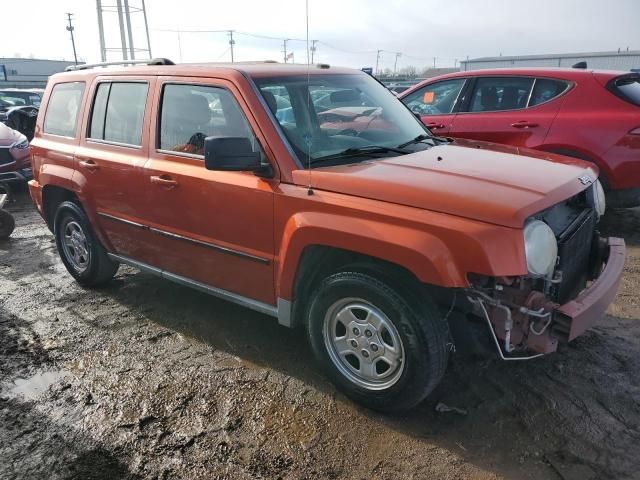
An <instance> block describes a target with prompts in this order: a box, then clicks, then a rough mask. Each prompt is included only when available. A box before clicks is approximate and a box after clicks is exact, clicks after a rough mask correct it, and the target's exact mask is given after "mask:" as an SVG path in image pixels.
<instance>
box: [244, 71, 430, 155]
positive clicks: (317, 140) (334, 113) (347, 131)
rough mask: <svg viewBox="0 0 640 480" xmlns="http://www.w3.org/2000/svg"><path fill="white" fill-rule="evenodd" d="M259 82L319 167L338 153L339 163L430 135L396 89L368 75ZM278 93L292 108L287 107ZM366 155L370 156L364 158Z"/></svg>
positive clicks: (300, 148) (296, 143) (292, 138)
mask: <svg viewBox="0 0 640 480" xmlns="http://www.w3.org/2000/svg"><path fill="white" fill-rule="evenodd" d="M254 80H255V82H256V84H257V86H258V88H259V90H260V92H261V94H262V96H263V98H264V100H265V103H266V104H267V106H268V108H269V109H270V110H271V112H272V113H273V114H274V116H275V117H276V119H277V121H278V123H279V124H280V127H281V128H282V131H283V133H284V135H285V136H286V138H287V140H288V142H289V145H290V146H291V147H292V149H293V151H294V152H295V153H296V156H297V157H298V159H299V160H300V162H301V164H304V165H306V164H307V163H308V162H310V163H311V164H312V165H313V163H314V162H316V161H317V163H316V166H317V165H320V161H322V162H325V161H327V160H328V157H334V156H336V155H337V156H339V157H340V159H337V161H341V159H342V158H344V159H345V161H349V160H350V159H353V158H354V155H360V154H361V153H362V149H368V151H370V150H371V149H372V147H375V149H377V151H380V150H381V149H382V150H384V149H388V148H392V149H396V150H397V148H396V147H398V145H402V144H404V143H405V142H411V141H412V140H413V139H415V138H416V137H418V136H421V135H424V136H427V137H428V136H430V135H429V133H428V132H427V131H426V129H425V127H424V126H423V125H422V124H421V123H420V121H419V120H418V119H417V118H415V116H414V115H412V114H411V112H409V111H408V110H407V109H406V108H405V107H404V106H403V105H402V104H401V103H400V102H398V100H397V99H396V98H395V97H394V96H393V94H392V93H391V92H389V91H388V90H387V89H386V88H385V87H383V86H382V85H381V84H379V83H378V82H377V81H376V80H374V79H373V78H371V77H370V76H368V75H365V74H330V73H327V74H321V75H310V76H308V77H307V76H306V75H299V76H275V77H260V78H256V79H254ZM278 97H280V98H281V99H286V101H287V104H286V105H291V106H290V107H288V106H281V105H280V104H279V98H278ZM280 103H282V102H280ZM354 149H356V151H354ZM357 149H360V150H359V151H357ZM395 153H396V154H397V152H395ZM407 153H408V152H407ZM362 158H365V156H364V155H360V156H358V159H362ZM332 160H333V158H332ZM323 164H324V165H327V164H326V163H323Z"/></svg>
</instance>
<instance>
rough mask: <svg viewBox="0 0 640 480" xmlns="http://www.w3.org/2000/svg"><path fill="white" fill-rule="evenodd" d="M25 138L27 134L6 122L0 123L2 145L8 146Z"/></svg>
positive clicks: (0, 145)
mask: <svg viewBox="0 0 640 480" xmlns="http://www.w3.org/2000/svg"><path fill="white" fill-rule="evenodd" d="M23 138H25V136H24V135H22V134H21V133H20V132H18V131H17V130H14V129H12V128H9V127H7V126H6V125H5V124H4V123H0V147H8V146H10V145H13V144H14V143H16V142H17V141H20V140H22V139H23Z"/></svg>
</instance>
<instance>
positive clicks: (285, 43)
mask: <svg viewBox="0 0 640 480" xmlns="http://www.w3.org/2000/svg"><path fill="white" fill-rule="evenodd" d="M288 41H289V39H288V38H285V39H284V40H283V42H282V53H284V63H287V42H288Z"/></svg>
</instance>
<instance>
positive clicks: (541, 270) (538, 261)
mask: <svg viewBox="0 0 640 480" xmlns="http://www.w3.org/2000/svg"><path fill="white" fill-rule="evenodd" d="M524 252H525V255H526V257H527V269H528V270H529V274H531V275H535V276H537V277H542V276H546V275H548V274H550V273H551V272H552V271H553V267H554V265H555V263H556V258H557V256H558V242H556V236H555V235H554V234H553V230H551V228H549V226H548V225H547V224H546V223H544V222H541V221H540V220H533V221H531V222H529V223H528V224H527V225H526V226H525V227H524Z"/></svg>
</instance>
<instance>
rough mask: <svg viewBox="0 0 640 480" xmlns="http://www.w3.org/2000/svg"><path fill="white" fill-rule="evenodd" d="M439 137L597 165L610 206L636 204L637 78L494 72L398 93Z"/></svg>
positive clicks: (459, 75)
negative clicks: (502, 146)
mask: <svg viewBox="0 0 640 480" xmlns="http://www.w3.org/2000/svg"><path fill="white" fill-rule="evenodd" d="M399 98H400V99H401V100H402V102H404V103H405V105H407V106H408V107H409V109H411V110H412V111H413V112H414V113H416V114H418V115H420V118H421V119H422V121H423V122H424V123H425V125H426V126H427V127H429V129H431V130H432V131H433V132H434V133H435V134H437V135H447V136H451V137H461V138H468V139H473V140H485V141H489V142H495V143H504V144H508V145H514V146H518V147H528V148H535V149H537V150H543V151H547V152H553V153H560V154H562V155H567V156H570V157H576V158H581V159H583V160H588V161H590V162H593V163H595V164H596V165H597V166H598V167H599V168H600V179H601V181H602V183H603V185H604V187H605V190H607V200H608V203H609V205H611V206H614V207H616V206H617V207H633V206H638V205H640V74H639V73H623V72H613V71H594V70H586V69H575V68H574V69H559V68H558V69H555V68H554V69H549V68H535V69H529V68H527V69H524V68H518V69H494V70H474V71H470V72H456V73H452V74H448V75H442V76H439V77H434V78H431V79H429V80H426V81H424V82H422V83H419V84H418V85H416V86H414V87H413V88H411V89H409V90H407V91H406V92H403V93H401V94H400V95H399Z"/></svg>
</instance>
